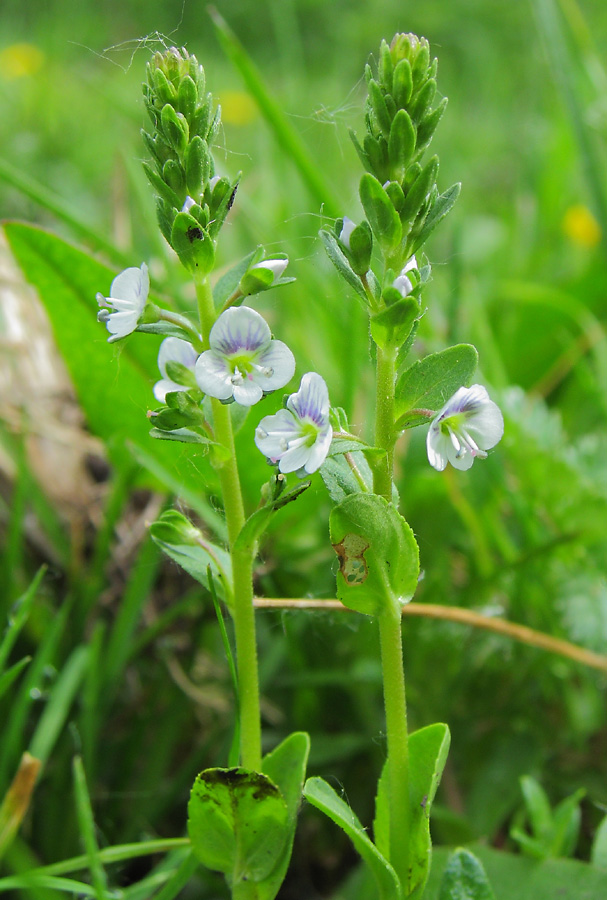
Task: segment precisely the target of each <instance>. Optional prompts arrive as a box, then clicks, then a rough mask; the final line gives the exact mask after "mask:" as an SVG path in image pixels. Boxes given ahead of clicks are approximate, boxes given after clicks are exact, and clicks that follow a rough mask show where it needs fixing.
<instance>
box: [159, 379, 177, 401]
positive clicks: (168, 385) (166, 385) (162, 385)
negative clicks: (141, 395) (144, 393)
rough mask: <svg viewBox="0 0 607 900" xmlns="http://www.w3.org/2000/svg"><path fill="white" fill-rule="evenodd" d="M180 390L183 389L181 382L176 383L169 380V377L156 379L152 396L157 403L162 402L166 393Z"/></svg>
mask: <svg viewBox="0 0 607 900" xmlns="http://www.w3.org/2000/svg"><path fill="white" fill-rule="evenodd" d="M181 390H183V385H182V384H177V382H175V381H171V380H170V379H169V378H161V379H160V381H157V382H156V384H155V385H154V396H155V397H156V399H157V400H158V402H159V403H164V402H165V400H166V396H167V394H170V393H172V392H173V391H181Z"/></svg>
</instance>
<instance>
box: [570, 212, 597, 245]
mask: <svg viewBox="0 0 607 900" xmlns="http://www.w3.org/2000/svg"><path fill="white" fill-rule="evenodd" d="M562 224H563V231H564V232H565V234H566V235H567V237H568V238H569V240H570V241H572V242H573V243H574V244H579V245H580V246H581V247H596V245H597V244H598V243H599V241H600V240H601V227H600V225H599V223H598V222H597V220H596V219H595V218H594V216H593V215H592V213H591V212H590V210H589V209H588V207H586V206H582V205H581V204H576V206H570V207H569V209H568V210H567V212H566V213H565V215H564V216H563V223H562Z"/></svg>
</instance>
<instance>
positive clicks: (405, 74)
mask: <svg viewBox="0 0 607 900" xmlns="http://www.w3.org/2000/svg"><path fill="white" fill-rule="evenodd" d="M412 90H413V75H412V72H411V63H410V62H409V60H408V59H401V60H400V62H399V63H397V64H396V66H395V68H394V73H393V75H392V95H393V97H394V100H395V102H396V105H397V106H400V107H401V108H402V107H405V106H406V105H407V104H408V102H409V100H410V99H411V91H412Z"/></svg>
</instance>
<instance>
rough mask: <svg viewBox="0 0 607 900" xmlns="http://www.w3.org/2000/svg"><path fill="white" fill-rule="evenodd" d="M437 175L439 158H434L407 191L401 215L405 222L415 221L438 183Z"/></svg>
mask: <svg viewBox="0 0 607 900" xmlns="http://www.w3.org/2000/svg"><path fill="white" fill-rule="evenodd" d="M437 175H438V156H433V157H432V159H430V160H428V162H427V163H426V165H425V166H424V168H423V169H422V170H421V172H420V173H419V175H418V176H417V178H416V179H415V181H414V182H413V183H412V185H411V187H410V188H409V189H408V190H407V198H406V200H405V203H404V206H403V208H402V210H401V213H400V215H401V219H402V221H403V222H414V221H415V217H416V216H417V214H418V212H419V211H420V209H421V208H422V206H423V204H424V203H425V201H426V200H427V198H428V195H429V193H430V191H431V189H432V188H433V187H434V185H435V183H436V177H437Z"/></svg>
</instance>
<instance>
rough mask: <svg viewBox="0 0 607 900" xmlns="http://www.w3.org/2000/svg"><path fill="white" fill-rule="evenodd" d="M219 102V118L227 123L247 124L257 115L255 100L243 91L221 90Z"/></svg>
mask: <svg viewBox="0 0 607 900" xmlns="http://www.w3.org/2000/svg"><path fill="white" fill-rule="evenodd" d="M219 102H220V104H221V119H222V121H223V122H225V123H226V124H228V125H248V124H249V122H252V121H253V120H254V119H255V118H256V117H257V106H256V105H255V101H254V100H253V99H252V98H251V97H250V96H249V94H245V92H244V91H223V92H222V94H221V96H220V97H219Z"/></svg>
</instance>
